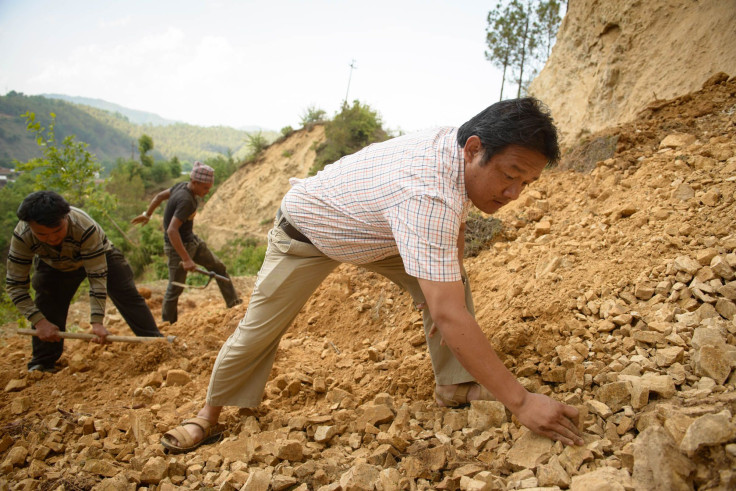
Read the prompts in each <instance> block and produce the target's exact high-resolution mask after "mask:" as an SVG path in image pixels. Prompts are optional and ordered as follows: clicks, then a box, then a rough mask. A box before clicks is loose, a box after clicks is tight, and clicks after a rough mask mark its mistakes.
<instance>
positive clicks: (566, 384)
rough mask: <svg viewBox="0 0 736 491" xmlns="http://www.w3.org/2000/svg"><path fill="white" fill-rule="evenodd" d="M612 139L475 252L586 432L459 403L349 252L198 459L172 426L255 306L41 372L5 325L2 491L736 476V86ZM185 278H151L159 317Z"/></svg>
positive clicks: (197, 296)
mask: <svg viewBox="0 0 736 491" xmlns="http://www.w3.org/2000/svg"><path fill="white" fill-rule="evenodd" d="M596 136H597V137H600V139H602V140H605V141H607V142H609V143H610V146H611V151H610V152H609V154H610V155H609V156H608V157H605V158H602V159H598V160H596V159H595V158H594V157H593V155H594V152H591V151H590V149H579V151H578V152H577V153H571V154H569V155H570V157H568V159H573V160H568V162H566V163H565V166H564V167H562V168H560V169H557V170H550V171H546V172H545V175H544V176H543V178H542V179H541V180H540V181H539V182H537V183H535V184H534V185H532V186H531V187H530V189H528V190H527V191H526V192H525V194H524V195H523V196H522V197H521V198H520V199H519V200H518V201H517V202H515V203H514V204H512V205H509V206H508V207H507V208H504V209H503V210H501V212H500V213H499V214H498V218H499V219H501V220H502V221H503V224H504V226H505V229H504V233H503V234H502V237H501V238H500V239H499V240H497V241H496V242H495V243H493V244H492V245H491V246H490V248H489V249H488V250H486V251H483V252H482V253H481V254H480V255H479V256H478V257H476V258H472V259H468V260H467V268H468V270H469V273H470V280H471V282H472V285H473V290H474V294H475V304H476V310H477V316H478V320H479V322H480V324H481V326H482V327H483V329H484V331H485V332H486V334H487V336H488V338H489V339H490V340H491V341H492V342H493V344H494V346H495V347H496V348H497V350H498V351H499V352H500V354H501V355H502V358H503V360H504V362H505V364H506V365H507V366H508V367H509V368H510V369H511V370H512V371H513V372H514V373H515V374H516V375H517V376H518V377H519V378H520V380H521V381H522V382H523V383H524V385H525V386H526V387H528V388H529V389H530V390H533V391H536V392H542V393H546V394H549V395H550V396H552V397H554V398H557V399H559V400H563V401H565V402H567V403H569V404H573V405H575V406H577V407H578V408H579V409H580V411H581V415H582V418H581V429H582V431H583V433H584V436H585V442H586V443H585V445H584V446H582V447H563V446H562V445H560V444H559V443H553V442H552V441H550V440H547V439H544V438H541V437H537V436H534V435H533V434H530V433H529V432H528V431H527V430H526V429H524V428H523V427H521V426H519V424H518V423H517V422H516V421H515V419H514V418H513V417H511V415H510V414H509V413H508V411H506V410H505V408H503V406H501V405H500V404H498V403H494V402H485V403H474V404H472V405H471V406H470V407H469V408H464V409H443V408H438V407H437V406H436V405H435V404H434V401H433V396H432V391H433V378H432V371H431V367H430V362H429V359H428V356H427V353H426V347H425V345H424V344H425V342H424V338H423V335H422V329H421V325H420V324H421V320H420V316H419V314H418V313H417V312H416V311H414V310H413V309H412V308H411V303H410V301H409V299H408V298H407V295H406V294H403V293H402V292H401V291H400V290H398V289H397V288H396V287H395V286H393V285H392V284H390V283H388V282H386V281H385V280H383V279H381V278H380V277H377V276H375V275H373V274H370V273H366V272H365V271H363V270H361V269H359V268H356V267H353V266H342V267H341V268H340V269H339V270H338V271H337V272H336V273H334V274H333V275H331V276H330V277H329V278H328V279H327V280H326V281H325V282H324V284H323V285H322V286H321V287H320V288H319V290H318V291H317V293H316V294H315V295H314V297H313V298H312V299H311V300H310V301H309V302H308V304H307V305H306V307H305V309H304V311H303V312H302V313H301V314H300V315H299V317H298V318H297V320H296V322H295V325H294V326H293V327H292V328H291V330H290V331H289V332H288V333H287V335H286V336H285V337H284V339H283V341H282V343H281V346H280V348H279V352H278V355H277V359H276V363H275V367H274V371H273V374H272V377H271V379H270V381H269V384H268V386H267V390H266V394H265V396H264V400H263V403H262V404H261V405H260V406H259V407H258V408H257V409H255V410H243V411H238V410H237V409H236V408H229V409H227V410H226V411H225V412H224V418H223V421H224V422H225V423H227V425H228V431H227V433H226V436H225V439H224V441H223V442H221V443H219V444H213V445H206V446H203V447H201V448H200V449H198V450H196V451H194V452H191V453H189V454H185V455H170V454H167V453H165V452H164V450H163V448H162V447H161V445H160V444H159V443H158V440H159V438H160V437H161V435H162V433H163V432H164V431H166V430H167V429H169V428H171V427H172V426H173V425H174V424H176V423H178V422H179V421H180V420H181V419H183V418H187V417H190V416H191V415H193V413H194V412H195V411H196V410H197V408H198V407H199V406H200V405H201V404H202V403H203V400H204V396H205V390H206V386H207V382H208V376H209V372H210V369H211V366H212V363H213V361H214V358H215V356H216V354H217V351H218V349H219V347H220V345H221V343H222V342H223V340H224V339H225V338H226V337H227V336H228V335H229V333H230V332H232V331H233V329H234V328H235V326H236V324H237V322H238V320H239V319H240V318H241V317H242V315H243V313H244V311H245V306H238V307H236V308H234V309H230V310H227V309H225V308H224V305H223V302H222V299H221V298H220V297H219V294H218V293H217V291H216V289H214V288H213V287H209V288H208V289H205V290H190V291H189V292H187V293H186V295H185V297H184V298H183V299H182V306H181V313H180V321H179V322H178V323H177V324H175V325H173V326H169V325H166V324H164V325H163V326H162V330H163V331H164V332H165V333H166V334H167V335H175V336H177V338H176V340H175V341H174V342H173V343H167V342H161V343H148V344H113V345H109V346H106V347H98V346H96V345H89V344H86V343H83V342H79V341H77V342H75V341H67V344H66V351H65V355H64V357H63V358H62V366H63V367H64V368H63V369H62V370H61V371H59V372H58V373H55V374H41V373H38V372H36V373H33V374H28V373H27V372H26V371H25V369H24V366H25V363H26V362H27V360H28V356H29V351H30V350H29V341H28V339H27V338H21V337H20V336H14V335H13V334H12V330H13V329H14V328H15V326H14V325H9V326H5V328H4V336H3V337H2V338H1V339H2V345H1V346H0V353H1V354H2V356H0V387H2V388H3V389H4V390H3V391H2V393H0V406H1V407H2V408H3V409H2V411H0V473H1V474H0V489H24V490H25V489H28V490H30V489H69V490H71V489H74V490H76V489H96V490H113V489H114V490H119V489H131V490H133V489H150V490H173V489H223V490H229V489H242V490H268V489H273V490H285V489H299V490H311V489H315V490H323V491H328V490H334V491H336V490H373V489H377V490H398V489H402V490H404V489H405V490H414V489H448V490H454V489H463V490H486V489H493V490H507V489H545V490H558V489H572V490H586V491H587V490H632V489H637V490H638V489H642V490H644V489H647V490H649V489H662V490H664V489H667V490H671V489H676V490H688V489H717V490H727V489H734V487H736V471H734V469H736V419H735V416H734V415H735V414H736V374H734V370H733V369H734V367H735V366H736V321H735V320H734V315H735V314H736V303H735V302H736V276H735V274H734V271H735V270H736V227H734V223H735V222H734V217H735V216H736V80H734V79H730V80H729V79H728V76H725V75H720V76H716V77H712V78H711V79H710V80H709V81H708V82H707V83H706V84H705V86H704V87H703V88H702V89H701V90H698V91H696V92H693V93H691V94H688V95H685V96H682V97H678V98H676V99H672V100H668V101H659V102H658V103H657V104H654V105H651V106H650V107H649V108H648V109H647V110H646V111H644V112H643V113H642V114H640V115H639V117H638V118H637V119H635V120H634V121H632V122H630V123H627V124H624V125H620V126H618V127H615V128H610V129H608V130H607V131H606V132H605V133H602V134H600V135H596ZM591 162H592V163H591ZM573 168H580V169H584V168H589V169H592V170H590V171H588V172H577V171H575V170H573ZM228 184H229V183H228ZM208 206H209V205H208ZM232 219H233V220H236V219H239V218H236V217H233V218H232ZM251 282H252V278H238V279H237V286H238V288H239V290H241V291H242V292H243V293H244V295H245V297H246V298H247V293H248V290H249V288H250V285H251V284H252V283H251ZM163 289H164V284H155V285H147V290H146V295H147V296H149V299H148V302H149V305H150V306H151V308H152V310H153V311H154V314H155V315H156V316H157V317H158V316H160V305H161V298H162V295H163ZM149 294H150V295H149ZM84 303H85V302H84V301H82V302H79V303H77V304H75V306H74V309H73V310H74V311H73V312H72V317H71V322H70V323H71V324H74V323H77V324H81V325H82V327H84V326H85V322H84V321H85V319H86V318H87V317H86V316H87V314H86V313H85V311H84V309H85V306H84ZM109 318H110V329H111V330H112V331H114V332H116V333H118V334H127V333H128V332H127V330H126V328H125V326H124V324H123V322H122V320H121V319H120V318H119V315H117V314H116V313H115V312H114V310H113V309H112V308H111V312H110V316H109Z"/></svg>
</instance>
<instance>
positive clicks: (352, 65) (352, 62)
mask: <svg viewBox="0 0 736 491" xmlns="http://www.w3.org/2000/svg"><path fill="white" fill-rule="evenodd" d="M357 69H358V67H357V66H355V60H352V61H351V62H350V75H349V76H348V90H346V91H345V102H344V103H343V104H344V105H345V106H347V105H348V93H349V92H350V80H352V78H353V70H357Z"/></svg>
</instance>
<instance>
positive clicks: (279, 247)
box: [207, 227, 474, 407]
mask: <svg viewBox="0 0 736 491" xmlns="http://www.w3.org/2000/svg"><path fill="white" fill-rule="evenodd" d="M339 264H340V263H339V262H338V261H335V260H333V259H330V258H328V257H327V256H325V255H324V254H322V253H321V252H320V251H319V250H318V249H317V248H316V247H314V246H313V245H311V244H307V243H304V242H300V241H297V240H294V239H291V238H290V237H289V236H288V235H286V233H285V232H284V231H283V230H282V229H280V228H278V227H274V228H273V229H271V231H270V232H269V234H268V249H267V251H266V258H265V260H264V262H263V266H262V267H261V270H260V271H259V273H258V276H257V278H256V283H255V286H254V287H253V294H252V295H251V298H250V303H249V304H248V309H247V311H246V313H245V316H244V317H243V319H242V320H241V321H240V323H239V324H238V327H237V329H236V330H235V332H233V334H232V335H230V337H229V338H228V339H227V341H225V344H224V345H223V346H222V348H221V349H220V352H219V354H218V356H217V359H216V360H215V365H214V368H213V370H212V375H211V377H210V383H209V388H208V391H207V403H209V404H210V405H213V406H238V407H256V406H257V405H258V404H260V402H261V399H262V397H263V391H264V389H265V387H266V382H267V380H268V376H269V374H270V373H271V368H272V366H273V362H274V358H275V356H276V350H277V348H278V344H279V341H280V340H281V337H282V336H283V335H284V333H285V332H286V330H287V328H288V327H289V326H290V325H291V323H292V321H293V320H294V318H295V317H296V315H297V314H298V313H299V311H300V310H301V308H302V306H304V304H305V303H306V302H307V300H308V299H309V297H310V296H311V295H312V293H313V292H314V291H315V290H316V289H317V287H318V286H319V285H320V283H322V281H323V280H324V279H325V278H326V277H327V275H329V274H330V272H331V271H333V270H334V269H335V268H336V267H337V266H338V265H339ZM361 266H362V267H364V268H366V269H368V270H370V271H374V272H376V273H379V274H381V275H383V276H385V277H386V278H388V279H389V280H391V281H393V282H394V283H396V284H397V285H398V286H400V287H401V288H403V289H405V290H407V291H408V292H409V294H410V295H411V297H412V299H413V301H414V303H415V304H419V303H424V302H425V300H424V294H423V293H422V290H421V288H420V287H419V283H418V281H417V279H416V278H415V277H413V276H410V275H408V274H407V273H406V271H405V269H404V264H403V261H402V260H401V257H400V256H394V257H390V258H387V259H383V260H381V261H376V262H373V263H369V264H363V265H361ZM465 299H466V305H467V308H468V311H469V312H470V313H471V314H474V310H473V300H472V297H471V293H470V285H469V283H468V282H467V281H465ZM422 313H423V317H424V333H425V337H426V340H427V345H428V348H429V353H430V356H431V358H432V368H433V369H434V374H435V381H436V383H437V384H438V385H449V384H458V383H463V382H470V381H472V380H474V379H473V377H472V375H470V374H469V373H468V372H467V371H466V370H465V369H464V368H463V366H462V365H461V364H460V362H459V361H458V360H457V359H456V358H455V356H454V355H453V354H452V352H451V351H450V349H449V348H448V347H447V346H444V345H442V344H441V336H440V335H439V333H437V334H436V335H435V336H433V337H431V338H430V337H429V332H430V330H431V329H432V326H433V322H432V317H431V316H430V313H429V309H427V308H424V309H423V310H422Z"/></svg>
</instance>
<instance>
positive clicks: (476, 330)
mask: <svg viewBox="0 0 736 491" xmlns="http://www.w3.org/2000/svg"><path fill="white" fill-rule="evenodd" d="M458 314H459V315H456V316H453V317H452V318H448V317H446V318H440V319H437V318H436V317H435V316H434V314H433V315H432V319H433V320H434V322H435V323H436V324H437V325H438V328H439V330H440V333H441V334H442V339H443V340H444V341H445V344H447V346H448V347H449V348H450V350H451V351H452V353H453V354H454V355H455V358H457V360H458V361H459V362H460V364H461V365H462V366H463V368H465V369H466V370H467V371H468V372H469V373H470V374H471V375H472V376H473V377H474V378H475V379H476V380H477V381H478V382H479V383H480V384H481V385H483V386H484V387H486V388H487V389H488V390H490V391H491V392H492V393H493V395H494V396H496V398H497V399H498V400H499V401H501V402H502V403H503V404H504V405H505V406H506V407H508V408H509V409H510V410H511V411H512V412H515V411H516V410H517V409H518V408H519V407H520V406H521V404H522V403H523V401H524V398H525V396H526V393H527V391H526V389H524V387H523V386H522V385H521V384H520V383H519V381H518V380H517V379H516V377H515V376H514V375H513V374H512V373H511V372H510V371H509V370H508V368H506V366H505V365H504V364H503V362H502V361H501V359H500V358H499V357H498V354H497V353H496V351H495V350H494V349H493V347H492V346H491V344H490V342H489V341H488V339H487V338H486V336H485V334H483V331H482V330H481V328H480V326H479V325H478V323H477V322H476V321H475V319H474V318H473V316H472V315H470V313H468V312H467V311H465V312H464V313H458ZM450 326H451V327H450ZM443 327H444V328H443Z"/></svg>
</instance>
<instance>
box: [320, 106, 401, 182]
mask: <svg viewBox="0 0 736 491" xmlns="http://www.w3.org/2000/svg"><path fill="white" fill-rule="evenodd" d="M387 139H388V134H387V133H386V131H385V130H384V129H383V127H382V123H381V118H380V116H379V115H378V113H377V112H376V111H373V110H372V109H371V108H370V107H369V106H368V105H362V104H360V102H359V101H357V100H356V101H354V102H353V105H352V106H348V105H347V104H344V105H343V106H342V110H341V111H340V113H339V114H337V115H336V116H335V118H334V119H333V120H332V121H330V122H328V123H327V124H326V125H325V141H324V142H323V143H322V144H321V145H319V146H318V147H317V155H316V157H315V160H314V165H313V166H312V168H311V169H310V170H309V174H310V175H314V174H316V173H317V172H319V171H320V170H322V169H324V167H325V165H328V164H331V163H333V162H335V161H337V160H339V159H340V158H342V157H344V156H345V155H350V154H352V153H355V152H357V151H358V150H360V149H362V148H363V147H365V146H367V145H370V144H371V143H374V142H380V141H384V140H387Z"/></svg>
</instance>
